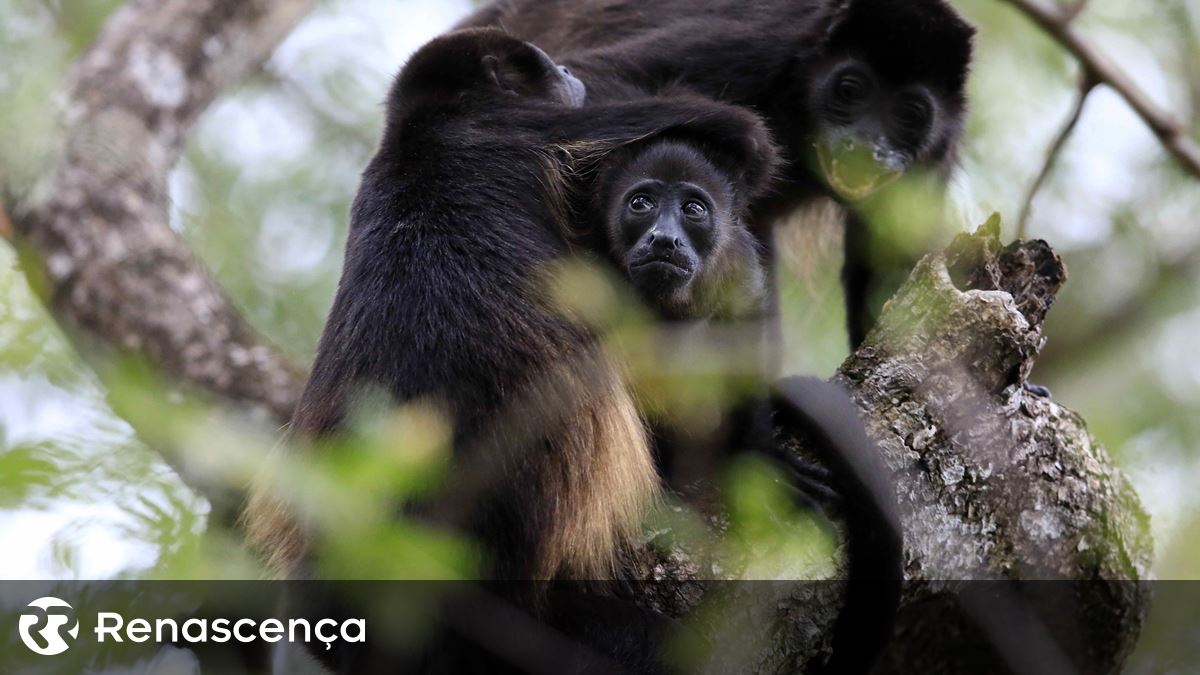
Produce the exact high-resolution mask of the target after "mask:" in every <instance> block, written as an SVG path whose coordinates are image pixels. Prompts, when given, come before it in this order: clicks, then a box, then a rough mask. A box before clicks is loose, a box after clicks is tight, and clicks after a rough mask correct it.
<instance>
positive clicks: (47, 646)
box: [17, 597, 79, 656]
mask: <svg viewBox="0 0 1200 675" xmlns="http://www.w3.org/2000/svg"><path fill="white" fill-rule="evenodd" d="M30 610H31V611H30ZM17 626H18V627H19V628H20V629H21V641H22V642H24V643H25V646H26V647H29V649H30V650H32V651H33V652H34V653H36V654H41V655H42V656H54V655H55V654H61V653H63V652H65V651H67V650H68V649H70V648H71V645H70V644H68V643H67V640H66V637H64V636H63V633H66V634H67V635H70V636H71V639H72V640H74V639H75V638H77V637H79V621H78V620H77V619H76V618H75V608H73V607H71V606H70V605H68V604H67V603H65V602H63V601H62V600H59V599H58V598H51V597H45V598H38V599H37V600H34V601H33V602H31V603H29V609H28V610H26V612H24V613H23V614H21V619H20V621H19V622H18V624H17Z"/></svg>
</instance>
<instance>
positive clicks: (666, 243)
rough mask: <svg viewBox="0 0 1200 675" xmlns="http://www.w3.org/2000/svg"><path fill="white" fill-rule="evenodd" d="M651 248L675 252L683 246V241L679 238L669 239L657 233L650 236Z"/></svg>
mask: <svg viewBox="0 0 1200 675" xmlns="http://www.w3.org/2000/svg"><path fill="white" fill-rule="evenodd" d="M650 246H651V247H652V248H654V249H655V250H659V251H674V250H675V249H677V248H679V247H680V246H683V241H682V240H681V239H680V238H679V237H669V236H667V235H664V234H659V233H657V232H655V233H653V234H651V235H650Z"/></svg>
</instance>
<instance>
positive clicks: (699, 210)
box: [683, 201, 708, 219]
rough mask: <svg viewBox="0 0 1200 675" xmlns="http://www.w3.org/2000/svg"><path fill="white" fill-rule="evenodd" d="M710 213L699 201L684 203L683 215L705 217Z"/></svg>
mask: <svg viewBox="0 0 1200 675" xmlns="http://www.w3.org/2000/svg"><path fill="white" fill-rule="evenodd" d="M707 214H708V209H707V208H706V207H705V206H704V205H703V204H701V203H700V202H697V201H690V202H685V203H684V205H683V215H685V216H687V217H688V218H697V219H699V218H703V217H704V216H705V215H707Z"/></svg>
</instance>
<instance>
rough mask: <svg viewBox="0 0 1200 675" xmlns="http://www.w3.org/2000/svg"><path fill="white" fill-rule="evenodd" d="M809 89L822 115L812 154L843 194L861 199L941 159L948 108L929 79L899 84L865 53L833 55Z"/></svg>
mask: <svg viewBox="0 0 1200 675" xmlns="http://www.w3.org/2000/svg"><path fill="white" fill-rule="evenodd" d="M811 86H812V92H811V94H810V101H811V105H812V106H813V110H812V114H813V117H814V119H815V121H816V124H815V133H814V137H813V139H812V156H811V157H810V163H811V164H812V165H814V168H815V169H816V170H817V172H818V175H819V176H820V177H821V178H822V179H823V180H824V181H825V183H826V185H828V186H829V188H830V189H832V190H833V191H834V192H835V193H836V194H837V195H838V196H839V197H841V198H842V199H845V200H848V201H851V202H856V201H861V200H863V199H866V198H867V197H870V196H871V195H873V194H875V193H876V192H877V191H878V190H880V189H882V188H883V187H885V186H887V185H888V184H890V183H892V182H893V181H895V180H896V179H898V178H899V177H900V176H902V175H904V174H905V173H906V172H907V171H908V170H909V169H910V168H912V167H913V166H914V165H915V164H920V163H925V162H929V161H934V160H936V159H938V158H937V157H936V155H937V151H938V149H939V148H944V147H945V145H946V141H945V139H946V136H947V132H948V121H947V120H948V117H949V116H950V107H949V106H948V105H947V104H946V103H945V102H944V101H943V100H941V99H940V98H939V97H938V96H937V95H936V92H935V91H934V90H933V89H932V88H931V87H930V86H928V85H927V84H926V83H923V82H909V83H899V84H897V83H894V82H891V81H889V80H887V79H886V78H884V77H882V76H881V74H880V73H879V72H878V71H876V70H875V69H874V68H872V67H871V65H870V64H869V63H867V62H865V61H863V60H861V59H858V58H853V57H847V58H843V59H836V60H831V61H830V62H829V63H827V64H826V66H825V67H824V68H821V69H819V70H818V71H817V74H816V77H814V78H813V80H812V85H811Z"/></svg>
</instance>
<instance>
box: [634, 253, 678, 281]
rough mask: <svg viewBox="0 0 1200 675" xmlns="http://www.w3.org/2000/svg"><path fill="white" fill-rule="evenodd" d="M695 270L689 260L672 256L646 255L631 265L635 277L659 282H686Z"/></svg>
mask: <svg viewBox="0 0 1200 675" xmlns="http://www.w3.org/2000/svg"><path fill="white" fill-rule="evenodd" d="M693 271H694V270H693V267H692V265H691V264H689V263H688V261H686V260H681V259H679V258H676V257H672V256H646V257H644V258H639V259H638V260H635V261H633V262H632V263H630V265H629V273H630V275H631V276H633V277H634V278H635V279H640V280H653V281H657V282H659V283H676V284H679V283H685V282H687V281H688V280H690V279H691V278H692V273H693Z"/></svg>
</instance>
